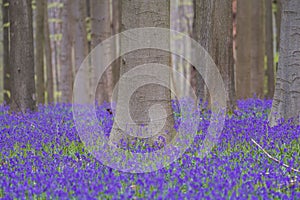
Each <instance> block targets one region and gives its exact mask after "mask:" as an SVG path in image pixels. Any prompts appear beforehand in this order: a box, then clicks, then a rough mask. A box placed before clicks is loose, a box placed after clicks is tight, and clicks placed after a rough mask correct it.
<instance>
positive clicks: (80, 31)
mask: <svg viewBox="0 0 300 200" xmlns="http://www.w3.org/2000/svg"><path fill="white" fill-rule="evenodd" d="M85 3H86V2H85V1H82V0H75V1H73V2H72V5H73V6H74V20H75V27H76V28H75V38H74V42H75V43H74V48H75V49H74V50H75V73H77V71H78V69H79V67H80V65H81V63H82V62H83V60H84V59H85V57H86V56H87V54H88V43H87V32H86V21H85V19H86V6H85Z"/></svg>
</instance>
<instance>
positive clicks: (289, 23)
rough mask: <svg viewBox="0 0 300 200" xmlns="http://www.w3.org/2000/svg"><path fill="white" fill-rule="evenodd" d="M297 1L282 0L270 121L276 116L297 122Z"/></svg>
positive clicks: (299, 24) (299, 61) (299, 53)
mask: <svg viewBox="0 0 300 200" xmlns="http://www.w3.org/2000/svg"><path fill="white" fill-rule="evenodd" d="M299 18H300V1H298V0H282V15H281V33H280V54H279V55H280V56H279V65H278V72H277V78H276V88H275V94H274V99H273V104H272V109H271V114H270V117H269V120H270V125H271V126H274V125H276V124H277V123H278V119H281V118H284V119H285V120H288V119H290V118H294V122H295V123H297V124H300V123H299V122H300V104H299V102H300V70H299V69H300V59H299V57H300V28H299V27H300V20H299Z"/></svg>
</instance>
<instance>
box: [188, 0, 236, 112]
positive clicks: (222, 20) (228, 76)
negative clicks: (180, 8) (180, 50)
mask: <svg viewBox="0 0 300 200" xmlns="http://www.w3.org/2000/svg"><path fill="white" fill-rule="evenodd" d="M194 12H195V18H194V20H195V21H194V28H195V30H194V31H195V39H196V40H197V41H198V42H200V44H201V45H202V46H203V48H204V49H205V50H206V51H207V52H208V53H209V54H210V56H211V57H212V59H213V60H214V62H215V63H216V65H217V67H218V69H219V71H220V73H221V75H222V77H223V80H224V83H225V87H226V91H227V93H228V100H227V104H228V108H229V109H233V108H234V106H235V80H234V65H233V42H232V39H233V31H232V28H233V27H232V22H233V19H232V2H231V1H217V0H203V1H195V11H194ZM199 83H200V84H199ZM198 84H199V86H198V87H201V88H202V90H203V88H204V86H203V81H202V80H201V79H199V82H198ZM198 93H200V94H201V92H198ZM205 95H207V94H205ZM204 99H206V98H204Z"/></svg>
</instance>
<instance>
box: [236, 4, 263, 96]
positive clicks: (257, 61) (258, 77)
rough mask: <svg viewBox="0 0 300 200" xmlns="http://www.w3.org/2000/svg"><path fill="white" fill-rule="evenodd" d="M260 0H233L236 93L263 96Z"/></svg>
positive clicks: (261, 11) (238, 94) (261, 6)
mask: <svg viewBox="0 0 300 200" xmlns="http://www.w3.org/2000/svg"><path fill="white" fill-rule="evenodd" d="M264 30H265V26H264V1H262V0H252V1H248V0H238V1H237V65H236V77H237V78H236V80H237V84H236V88H237V97H238V98H239V99H240V98H250V97H253V95H256V96H257V97H263V96H264V55H265V45H264V44H265V43H264V42H265V37H264Z"/></svg>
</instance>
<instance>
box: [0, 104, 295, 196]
mask: <svg viewBox="0 0 300 200" xmlns="http://www.w3.org/2000/svg"><path fill="white" fill-rule="evenodd" d="M271 103H272V102H271V101H269V100H259V99H249V100H245V101H238V109H237V110H235V111H234V112H233V113H230V114H228V115H227V116H226V121H225V127H224V129H223V131H222V134H221V136H220V138H219V142H218V144H217V145H216V146H214V147H213V149H212V151H211V152H210V153H209V154H208V155H207V156H206V157H205V158H203V159H200V158H199V152H200V150H201V149H200V148H201V145H202V143H203V140H204V138H205V136H206V133H207V128H208V126H209V116H210V113H209V112H207V113H203V116H202V120H201V122H200V125H199V130H198V133H197V135H196V137H195V139H194V142H193V144H192V146H191V147H190V148H189V149H188V150H187V151H186V152H185V154H184V155H183V156H182V157H181V158H180V159H178V160H177V161H175V162H174V163H172V164H170V165H169V166H167V167H165V168H163V169H160V170H157V171H155V172H151V173H141V174H131V173H123V172H119V171H117V170H114V169H111V168H109V167H106V166H105V165H103V164H102V163H100V162H99V161H97V160H96V159H95V158H94V157H93V156H92V155H91V154H90V153H89V152H87V150H86V149H85V147H84V145H83V143H82V142H81V140H80V138H79V136H78V133H77V131H76V127H75V125H74V120H73V116H72V106H71V105H68V104H57V105H50V106H40V107H39V111H38V112H35V113H28V114H25V115H15V114H9V113H8V108H7V107H3V106H2V107H0V199H1V198H3V199H14V198H17V199H50V198H54V199H56V198H58V199H70V198H73V197H75V198H76V199H202V198H205V199H300V177H299V174H297V173H296V172H294V171H293V170H291V168H288V167H284V166H283V165H282V164H283V163H285V164H287V165H289V166H290V167H293V168H295V169H299V168H300V126H296V125H293V124H291V123H289V122H288V121H287V122H283V121H282V122H281V123H279V124H278V125H277V126H275V127H269V124H268V113H269V111H270V107H271ZM106 107H107V105H103V106H100V107H98V110H97V117H98V119H99V124H100V125H101V128H102V130H103V131H104V133H105V134H106V136H107V137H108V136H109V132H110V130H111V127H112V124H113V115H112V114H111V112H108V111H107V109H106ZM175 118H176V120H177V122H176V124H177V125H178V123H180V120H181V119H180V115H176V114H175ZM176 124H175V126H176ZM251 138H252V139H254V140H255V141H257V142H258V143H259V144H260V145H261V146H262V147H264V149H265V150H266V151H268V152H269V153H270V154H271V155H272V156H274V157H276V158H277V159H279V160H280V161H281V163H276V162H274V161H273V160H271V159H269V158H268V157H267V156H266V155H265V154H264V153H263V152H262V151H261V150H260V149H259V148H258V147H257V146H255V144H253V143H252V142H251Z"/></svg>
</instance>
